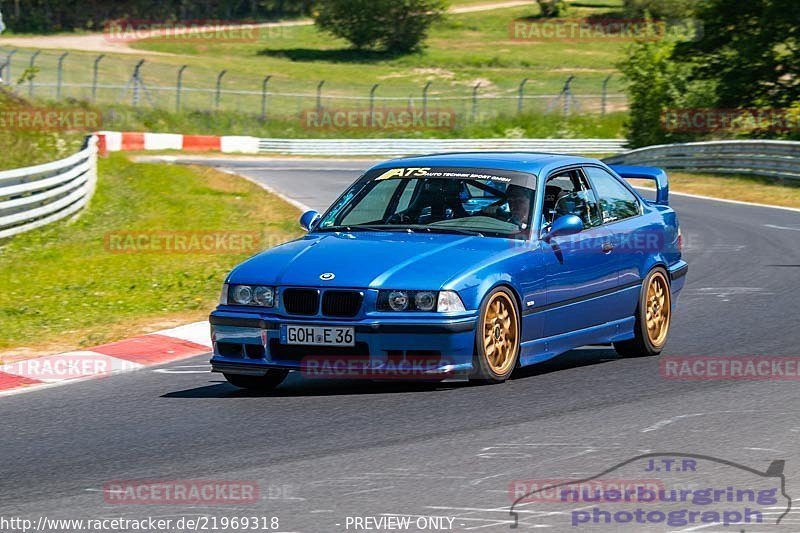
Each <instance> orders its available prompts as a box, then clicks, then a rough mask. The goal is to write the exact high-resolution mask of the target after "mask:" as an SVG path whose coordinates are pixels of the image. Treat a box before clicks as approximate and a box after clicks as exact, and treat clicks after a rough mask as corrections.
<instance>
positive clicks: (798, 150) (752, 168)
mask: <svg viewBox="0 0 800 533" xmlns="http://www.w3.org/2000/svg"><path fill="white" fill-rule="evenodd" d="M604 161H605V162H606V163H608V164H611V165H643V166H653V167H660V168H663V169H666V170H685V171H687V172H706V173H715V174H749V175H757V176H767V177H772V178H779V179H791V180H800V142H793V141H712V142H697V143H685V144H664V145H659V146H648V147H647V148H639V149H638V150H631V151H629V152H624V153H622V154H619V155H615V156H612V157H609V158H606V159H605V160H604Z"/></svg>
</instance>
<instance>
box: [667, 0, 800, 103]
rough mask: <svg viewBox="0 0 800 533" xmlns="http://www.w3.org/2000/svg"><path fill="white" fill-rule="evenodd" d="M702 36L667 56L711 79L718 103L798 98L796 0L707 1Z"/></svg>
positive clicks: (799, 14)
mask: <svg viewBox="0 0 800 533" xmlns="http://www.w3.org/2000/svg"><path fill="white" fill-rule="evenodd" d="M697 16H698V18H699V20H700V21H701V23H702V25H703V34H702V37H701V38H700V39H699V40H697V41H696V42H687V43H683V44H681V45H680V46H678V47H677V48H676V50H675V53H674V54H673V59H674V60H675V61H678V62H680V63H683V64H686V65H691V66H692V67H693V73H692V77H693V79H697V80H708V81H713V82H714V83H715V84H716V86H717V90H716V102H715V103H714V104H715V105H716V106H718V107H725V108H741V107H789V106H792V105H794V104H797V103H798V102H800V37H798V36H800V2H798V1H797V0H747V2H741V1H740V0H707V1H706V2H705V3H703V4H701V5H700V6H699V8H698V11H697Z"/></svg>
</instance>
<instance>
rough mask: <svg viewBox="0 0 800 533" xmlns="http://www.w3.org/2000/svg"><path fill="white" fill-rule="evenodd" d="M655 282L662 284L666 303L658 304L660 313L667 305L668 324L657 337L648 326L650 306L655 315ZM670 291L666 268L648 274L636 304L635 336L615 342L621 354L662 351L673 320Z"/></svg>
mask: <svg viewBox="0 0 800 533" xmlns="http://www.w3.org/2000/svg"><path fill="white" fill-rule="evenodd" d="M654 283H658V284H660V285H662V290H663V294H664V300H663V301H664V302H665V303H664V304H663V305H659V306H658V312H659V313H660V312H661V310H662V309H663V308H664V307H666V315H665V319H664V320H665V321H666V325H665V326H663V327H664V328H665V329H664V330H663V331H662V332H661V333H659V335H658V336H657V337H656V338H653V337H654V334H653V333H652V332H649V331H648V328H647V326H646V324H647V323H648V322H647V320H648V318H647V316H648V307H650V312H651V317H652V316H653V307H652V305H653V302H652V295H651V293H650V290H651V287H652V286H653V284H654ZM670 291H671V288H670V283H669V274H667V271H666V270H664V269H663V268H661V267H656V268H654V269H653V270H651V271H650V272H649V273H648V274H647V277H645V279H644V282H643V283H642V288H641V291H640V292H639V304H638V305H637V306H636V323H635V325H634V327H633V331H634V335H635V337H634V338H633V339H631V340H628V341H621V342H615V343H614V349H615V350H616V351H617V353H618V354H619V355H620V356H622V357H650V356H654V355H658V354H660V353H661V351H662V350H663V349H664V346H665V345H666V343H667V334H668V333H669V327H670V322H671V320H672V297H671V292H670Z"/></svg>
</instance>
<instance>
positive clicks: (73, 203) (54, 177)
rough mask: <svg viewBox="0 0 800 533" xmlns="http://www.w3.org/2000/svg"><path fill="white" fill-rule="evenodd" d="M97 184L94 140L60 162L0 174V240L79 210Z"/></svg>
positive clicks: (95, 144)
mask: <svg viewBox="0 0 800 533" xmlns="http://www.w3.org/2000/svg"><path fill="white" fill-rule="evenodd" d="M96 183H97V137H95V136H90V137H87V139H86V143H85V145H84V148H83V149H82V150H81V151H80V152H78V153H77V154H74V155H71V156H69V157H67V158H65V159H61V160H60V161H54V162H52V163H45V164H42V165H36V166H32V167H26V168H18V169H14V170H6V171H3V172H0V239H2V238H5V237H10V236H12V235H17V234H19V233H23V232H26V231H29V230H32V229H34V228H38V227H41V226H44V225H46V224H49V223H51V222H55V221H56V220H60V219H62V218H64V217H67V216H69V215H71V214H73V213H76V212H78V211H79V210H80V209H82V208H83V207H84V206H85V205H86V204H87V203H88V202H89V199H90V198H91V197H92V194H93V193H94V189H95V185H96Z"/></svg>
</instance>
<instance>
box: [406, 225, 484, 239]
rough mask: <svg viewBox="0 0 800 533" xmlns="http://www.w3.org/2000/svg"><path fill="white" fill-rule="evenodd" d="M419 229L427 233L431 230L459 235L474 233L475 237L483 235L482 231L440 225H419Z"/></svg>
mask: <svg viewBox="0 0 800 533" xmlns="http://www.w3.org/2000/svg"><path fill="white" fill-rule="evenodd" d="M420 229H425V230H426V231H427V232H428V233H433V232H441V233H458V234H461V235H474V236H476V237H484V234H483V233H481V232H480V231H478V230H474V229H464V228H451V227H442V226H421V228H420Z"/></svg>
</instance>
